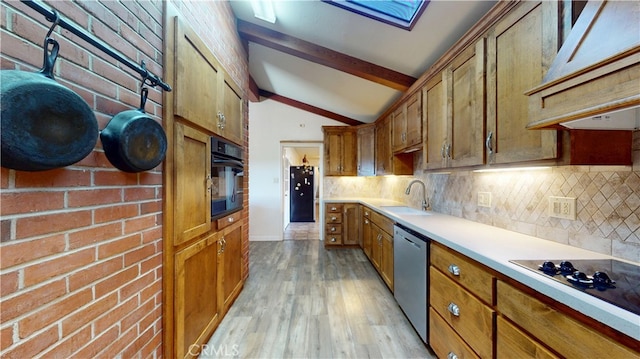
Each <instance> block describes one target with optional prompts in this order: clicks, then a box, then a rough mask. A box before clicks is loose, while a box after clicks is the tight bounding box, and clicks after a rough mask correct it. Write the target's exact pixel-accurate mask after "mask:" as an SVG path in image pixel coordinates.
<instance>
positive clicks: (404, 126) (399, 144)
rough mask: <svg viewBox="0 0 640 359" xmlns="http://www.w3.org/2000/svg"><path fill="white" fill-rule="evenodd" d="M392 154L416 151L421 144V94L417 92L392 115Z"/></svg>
mask: <svg viewBox="0 0 640 359" xmlns="http://www.w3.org/2000/svg"><path fill="white" fill-rule="evenodd" d="M392 134H393V140H392V145H393V152H394V153H396V152H403V151H412V150H416V149H418V148H419V147H420V145H421V144H422V94H421V93H420V91H417V92H416V93H414V94H413V95H411V96H410V97H409V98H407V100H406V101H405V102H403V103H402V104H401V105H400V106H399V107H398V109H396V110H395V111H394V113H393V129H392Z"/></svg>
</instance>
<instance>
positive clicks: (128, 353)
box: [122, 329, 154, 358]
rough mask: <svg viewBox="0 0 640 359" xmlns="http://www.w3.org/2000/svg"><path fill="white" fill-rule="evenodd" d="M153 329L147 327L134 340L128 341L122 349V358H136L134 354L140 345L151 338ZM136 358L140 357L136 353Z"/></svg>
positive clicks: (139, 348) (140, 347)
mask: <svg viewBox="0 0 640 359" xmlns="http://www.w3.org/2000/svg"><path fill="white" fill-rule="evenodd" d="M153 334H154V333H153V329H148V330H146V331H144V332H141V333H140V334H139V335H138V336H137V337H136V338H135V340H133V341H132V342H130V343H129V344H128V345H127V346H126V348H125V349H124V350H123V351H122V357H123V358H136V354H138V353H139V352H140V350H141V349H142V347H143V346H144V345H145V344H146V343H147V342H149V340H151V339H152V338H153ZM137 358H141V357H140V355H139V354H138V356H137Z"/></svg>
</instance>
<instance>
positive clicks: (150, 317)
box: [138, 305, 162, 331]
mask: <svg viewBox="0 0 640 359" xmlns="http://www.w3.org/2000/svg"><path fill="white" fill-rule="evenodd" d="M158 321H162V306H161V305H158V306H156V307H155V308H154V309H153V310H150V311H149V313H147V315H145V316H144V318H142V319H141V320H140V321H139V323H138V326H139V328H140V330H141V331H144V330H147V329H153V328H154V325H155V323H157V322H158Z"/></svg>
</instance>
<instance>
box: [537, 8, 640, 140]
mask: <svg viewBox="0 0 640 359" xmlns="http://www.w3.org/2000/svg"><path fill="white" fill-rule="evenodd" d="M526 95H528V96H529V114H530V122H529V125H528V126H527V128H530V129H544V128H547V129H594V130H595V129H599V130H600V129H602V130H605V129H607V130H614V129H615V130H634V129H638V127H640V126H639V123H638V121H639V120H638V113H639V112H638V111H639V110H638V107H640V2H639V1H589V2H588V3H587V5H586V6H585V8H584V10H583V11H582V13H581V14H580V16H579V17H578V19H577V20H576V23H575V24H574V26H573V28H572V29H571V32H570V33H569V35H568V36H567V39H566V40H565V42H564V44H563V45H562V47H561V48H560V50H559V52H558V55H557V56H556V58H555V59H554V61H553V63H552V64H551V66H550V67H549V71H548V72H547V74H546V75H545V77H544V79H543V82H542V84H541V85H539V86H537V87H536V88H534V89H532V90H530V91H528V92H527V93H526Z"/></svg>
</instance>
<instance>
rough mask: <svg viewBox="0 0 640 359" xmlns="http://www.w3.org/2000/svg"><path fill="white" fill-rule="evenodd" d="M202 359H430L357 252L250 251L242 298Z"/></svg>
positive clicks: (258, 245)
mask: <svg viewBox="0 0 640 359" xmlns="http://www.w3.org/2000/svg"><path fill="white" fill-rule="evenodd" d="M202 349H203V350H202V352H201V358H214V357H216V358H219V357H227V356H228V357H240V358H433V357H434V356H433V354H432V353H430V352H429V350H428V349H427V347H426V346H425V345H424V343H422V341H421V340H420V338H419V337H418V334H416V332H415V331H414V330H413V328H412V327H411V324H410V323H409V321H408V320H407V319H406V317H405V316H404V314H403V313H402V311H401V310H400V308H399V307H398V305H397V304H396V302H395V300H394V298H393V295H392V293H391V292H390V291H389V290H388V289H387V287H386V286H385V284H384V283H383V282H382V280H381V279H380V277H379V276H378V274H377V273H376V271H375V269H374V268H373V267H372V266H371V264H370V263H369V261H368V260H367V258H366V257H365V255H364V254H363V253H362V251H361V250H359V249H334V250H325V249H324V248H323V246H322V242H321V241H318V240H307V241H301V240H285V241H282V242H251V243H250V275H249V278H248V279H247V282H246V283H245V287H244V290H243V291H242V293H240V296H239V297H238V299H237V300H236V302H235V303H234V305H233V306H232V308H231V309H230V311H229V312H228V313H227V315H226V316H225V318H224V319H223V321H222V323H221V324H220V326H219V327H218V329H217V330H216V332H215V333H214V334H213V336H212V337H211V339H210V341H209V343H208V345H207V347H205V348H202Z"/></svg>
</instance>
